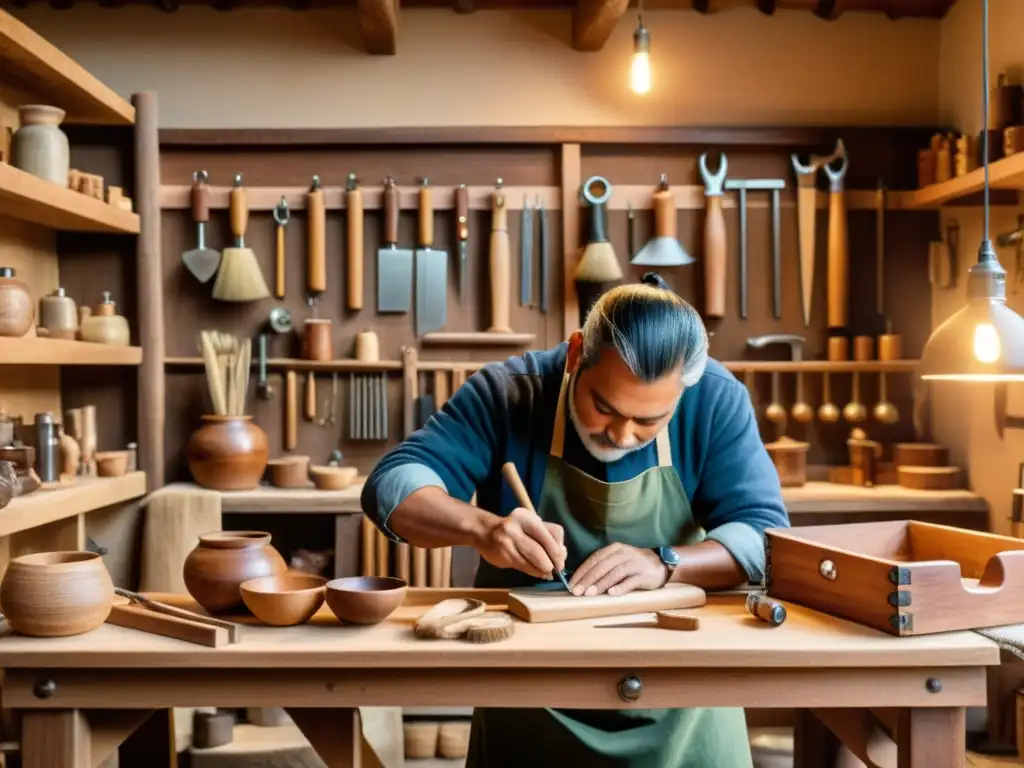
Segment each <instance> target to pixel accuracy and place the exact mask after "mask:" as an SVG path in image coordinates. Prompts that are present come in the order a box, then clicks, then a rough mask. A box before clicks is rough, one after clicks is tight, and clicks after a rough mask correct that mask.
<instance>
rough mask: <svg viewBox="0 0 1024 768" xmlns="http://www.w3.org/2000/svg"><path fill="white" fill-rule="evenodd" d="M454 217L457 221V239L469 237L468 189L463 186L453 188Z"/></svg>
mask: <svg viewBox="0 0 1024 768" xmlns="http://www.w3.org/2000/svg"><path fill="white" fill-rule="evenodd" d="M455 218H456V220H457V223H458V236H459V240H468V239H469V190H468V189H466V187H465V186H460V187H456V188H455Z"/></svg>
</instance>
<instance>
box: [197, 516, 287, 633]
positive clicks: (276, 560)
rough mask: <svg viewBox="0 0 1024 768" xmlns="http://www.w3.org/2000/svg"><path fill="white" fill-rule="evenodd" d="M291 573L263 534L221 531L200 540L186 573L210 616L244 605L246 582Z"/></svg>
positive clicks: (265, 534)
mask: <svg viewBox="0 0 1024 768" xmlns="http://www.w3.org/2000/svg"><path fill="white" fill-rule="evenodd" d="M287 570H288V566H287V565H286V564H285V562H284V558H282V557H281V554H280V553H279V552H278V551H277V550H276V549H274V548H273V547H272V546H270V534H269V533H264V532H263V531H221V532H219V533H208V534H205V535H203V536H200V537H199V544H198V545H197V546H196V548H195V549H193V550H192V551H191V552H190V553H189V555H188V557H187V558H185V566H184V568H183V570H182V576H183V578H184V580H185V588H186V589H187V590H188V593H189V594H190V595H192V597H193V598H194V599H195V601H196V602H197V603H199V604H200V605H201V606H203V608H205V609H206V610H207V611H209V612H210V613H216V612H221V611H229V610H232V609H234V608H239V607H242V606H243V605H244V603H243V602H242V593H241V592H240V591H239V586H241V584H242V582H243V581H248V580H249V579H258V578H261V577H263V576H280V575H282V574H284V573H285V572H286V571H287Z"/></svg>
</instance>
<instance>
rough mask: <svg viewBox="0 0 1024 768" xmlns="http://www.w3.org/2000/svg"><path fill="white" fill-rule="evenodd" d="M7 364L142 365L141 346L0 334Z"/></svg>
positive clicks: (2, 360)
mask: <svg viewBox="0 0 1024 768" xmlns="http://www.w3.org/2000/svg"><path fill="white" fill-rule="evenodd" d="M0 363H2V364H4V365H140V364H141V363H142V347H115V346H113V345H111V344H93V343H91V342H88V341H68V340H65V339H47V338H40V337H38V336H22V337H21V338H16V339H15V338H9V337H0Z"/></svg>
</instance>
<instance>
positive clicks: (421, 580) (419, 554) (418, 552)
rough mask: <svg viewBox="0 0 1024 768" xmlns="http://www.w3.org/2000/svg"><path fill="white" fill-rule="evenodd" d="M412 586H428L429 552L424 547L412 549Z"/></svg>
mask: <svg viewBox="0 0 1024 768" xmlns="http://www.w3.org/2000/svg"><path fill="white" fill-rule="evenodd" d="M412 585H413V586H414V587H425V586H427V550H425V549H423V547H413V548H412Z"/></svg>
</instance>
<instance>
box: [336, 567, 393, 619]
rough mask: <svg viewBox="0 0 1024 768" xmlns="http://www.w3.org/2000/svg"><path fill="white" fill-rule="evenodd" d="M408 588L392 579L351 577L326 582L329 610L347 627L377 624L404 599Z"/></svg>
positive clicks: (388, 577) (389, 577) (384, 577)
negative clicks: (348, 625) (349, 625)
mask: <svg viewBox="0 0 1024 768" xmlns="http://www.w3.org/2000/svg"><path fill="white" fill-rule="evenodd" d="M408 587H409V585H408V584H407V583H406V582H405V581H404V580H403V579H396V578H393V577H391V576H350V577H348V578H344V579H334V580H333V581H329V582H327V607H328V608H330V609H331V613H333V614H334V615H335V616H337V617H338V619H339V620H340V621H343V622H345V623H347V624H378V623H380V622H382V621H384V619H386V618H387V617H388V616H390V615H391V614H392V613H394V612H395V609H397V608H398V606H400V605H401V604H402V602H403V601H404V600H405V592H406V589H408Z"/></svg>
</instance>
